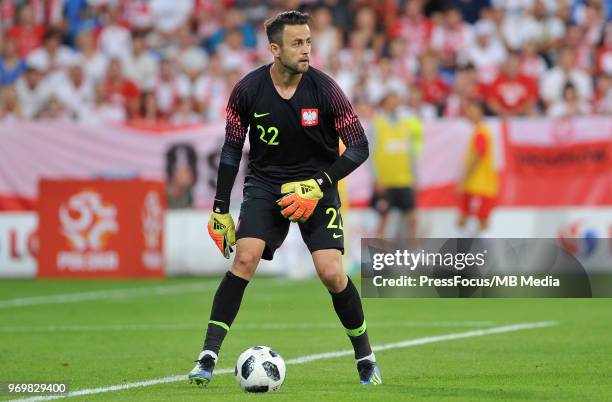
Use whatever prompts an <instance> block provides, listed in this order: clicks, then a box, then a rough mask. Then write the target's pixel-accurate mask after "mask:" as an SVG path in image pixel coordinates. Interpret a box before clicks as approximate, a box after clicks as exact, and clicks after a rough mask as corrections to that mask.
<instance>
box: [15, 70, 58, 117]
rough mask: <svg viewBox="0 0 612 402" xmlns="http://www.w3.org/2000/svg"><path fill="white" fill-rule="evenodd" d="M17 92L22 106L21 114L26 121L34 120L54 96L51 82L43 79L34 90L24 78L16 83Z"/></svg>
mask: <svg viewBox="0 0 612 402" xmlns="http://www.w3.org/2000/svg"><path fill="white" fill-rule="evenodd" d="M15 90H16V91H17V97H18V98H19V104H20V105H21V112H22V113H23V116H24V117H25V118H26V119H32V118H34V117H35V116H36V115H37V114H38V113H39V112H40V111H41V110H42V109H43V108H44V107H45V105H46V104H47V102H48V101H49V99H51V96H52V94H53V93H52V87H51V86H50V85H49V81H48V80H46V79H42V80H41V81H40V82H39V83H38V84H37V85H36V86H35V87H34V88H30V87H29V86H28V84H27V83H26V79H25V77H24V76H21V77H20V78H19V79H18V80H17V82H16V83H15Z"/></svg>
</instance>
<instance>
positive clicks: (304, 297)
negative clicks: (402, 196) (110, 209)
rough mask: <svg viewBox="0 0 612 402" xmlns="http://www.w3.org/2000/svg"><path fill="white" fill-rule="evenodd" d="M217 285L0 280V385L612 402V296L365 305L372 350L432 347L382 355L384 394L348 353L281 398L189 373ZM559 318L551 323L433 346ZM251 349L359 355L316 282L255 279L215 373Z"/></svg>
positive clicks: (288, 354)
mask: <svg viewBox="0 0 612 402" xmlns="http://www.w3.org/2000/svg"><path fill="white" fill-rule="evenodd" d="M218 281H219V278H206V279H203V278H179V279H167V280H165V281H151V282H144V281H125V282H124V281H75V280H73V281H34V280H3V281H0V381H19V382H23V381H50V380H55V381H66V382H68V383H69V385H70V388H71V391H79V390H84V389H96V388H102V389H103V390H106V387H110V386H115V385H121V384H129V383H134V382H139V381H146V380H154V379H159V378H165V377H173V376H177V375H182V376H185V379H181V380H180V381H172V382H167V383H160V384H156V385H149V386H144V387H137V388H136V387H134V388H132V387H130V388H128V389H124V390H120V391H111V392H101V393H94V394H89V395H81V396H76V397H74V398H72V400H87V401H98V400H117V401H141V400H142V401H191V400H193V401H202V400H210V401H240V400H271V401H292V402H295V401H314V400H318V401H372V400H379V401H397V400H414V401H487V400H495V401H497V400H508V401H510V400H516V401H525V400H538V401H542V400H550V401H558V400H571V401H605V400H612V300H610V299H582V300H577V299H529V300H527V299H520V300H517V299H470V300H458V299H435V300H434V299H393V300H374V299H365V300H364V309H365V313H366V319H367V321H368V329H369V333H370V339H371V341H372V344H373V345H386V344H392V343H396V342H400V341H405V340H410V339H426V340H427V342H424V343H423V344H416V345H413V346H410V347H404V348H392V349H387V350H383V351H379V352H378V353H377V359H378V361H379V365H380V368H381V371H382V374H383V380H384V384H383V385H382V386H380V387H371V388H369V387H363V386H360V385H359V384H358V378H357V372H356V370H355V365H354V362H353V358H352V356H343V357H335V358H327V359H318V360H313V361H310V362H307V363H304V364H299V365H288V367H287V376H286V379H285V384H284V385H283V387H282V388H281V390H280V391H278V392H277V393H273V394H258V395H255V394H253V395H251V394H245V393H243V392H242V391H241V390H240V388H239V387H238V385H237V384H236V381H235V379H234V375H233V373H231V374H218V375H216V376H215V377H214V378H213V382H212V383H211V384H210V385H209V386H208V388H206V389H202V388H198V387H196V386H194V385H190V384H189V383H188V382H187V380H186V375H187V373H188V372H189V370H191V368H192V367H193V360H194V359H195V357H196V356H197V354H198V352H199V350H200V348H201V343H202V338H203V331H204V328H205V326H206V322H207V319H208V314H209V312H210V305H211V300H212V296H213V294H214V291H215V289H216V286H217V283H218ZM70 295H72V296H70ZM550 321H553V322H556V324H555V325H551V326H548V327H542V328H533V329H523V330H517V331H512V332H503V333H486V334H485V335H483V336H472V335H466V336H465V337H463V338H461V339H450V340H449V339H446V340H445V338H442V339H441V340H440V339H439V338H432V337H436V336H440V335H448V334H459V333H465V332H467V331H488V330H491V329H492V328H498V327H504V326H507V325H510V324H516V323H534V322H550ZM472 334H473V333H472ZM436 339H438V340H437V341H436ZM254 345H268V346H271V347H272V348H274V349H276V350H277V351H279V352H280V353H281V354H282V355H283V357H284V358H285V360H290V359H294V358H298V357H301V356H309V355H313V354H320V353H326V352H335V351H340V350H347V349H350V343H349V341H348V339H347V338H346V335H345V334H344V331H343V329H342V328H341V327H340V324H339V322H338V320H337V317H336V316H335V313H334V311H333V309H332V305H331V300H330V298H329V295H328V294H327V292H326V291H325V289H324V288H323V287H322V285H321V284H320V283H319V282H318V281H316V280H314V279H313V280H307V281H289V280H286V279H281V278H265V277H256V278H255V279H254V281H253V282H252V283H251V284H250V285H249V287H248V288H247V292H246V294H245V298H244V300H243V303H242V309H241V311H240V313H239V314H238V317H237V319H236V322H235V323H234V326H233V327H232V329H231V331H230V333H229V334H228V336H227V338H226V341H225V344H224V347H223V349H222V353H221V357H220V361H219V363H218V365H217V368H219V369H223V368H233V366H234V364H235V360H236V358H237V357H238V355H239V354H240V352H242V351H243V350H244V349H246V348H248V347H250V346H254ZM12 398H14V396H7V395H1V396H0V400H7V399H12Z"/></svg>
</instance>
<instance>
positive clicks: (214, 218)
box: [208, 212, 236, 259]
mask: <svg viewBox="0 0 612 402" xmlns="http://www.w3.org/2000/svg"><path fill="white" fill-rule="evenodd" d="M208 234H209V235H210V237H211V238H212V239H213V241H214V242H215V244H216V245H217V247H218V248H219V251H221V254H223V256H224V257H225V258H227V259H229V258H230V253H231V252H232V251H234V250H233V249H232V246H233V245H235V244H236V229H235V228H234V220H233V219H232V216H231V215H230V214H229V213H226V214H219V213H216V212H213V213H212V214H211V215H210V220H209V221H208Z"/></svg>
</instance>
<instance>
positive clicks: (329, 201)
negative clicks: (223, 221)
mask: <svg viewBox="0 0 612 402" xmlns="http://www.w3.org/2000/svg"><path fill="white" fill-rule="evenodd" d="M279 190H280V189H279ZM328 191H329V194H328V192H326V194H325V196H324V197H323V198H322V199H321V200H320V201H319V203H318V204H317V207H316V209H315V210H314V212H313V214H312V215H311V216H310V218H309V219H308V220H307V221H306V222H303V223H301V222H300V223H298V225H299V227H300V233H301V234H302V239H303V240H304V243H306V246H307V247H308V250H310V252H311V253H312V252H313V251H316V250H324V249H338V250H340V251H341V252H342V253H343V254H344V231H343V226H342V217H341V216H340V202H339V199H338V196H337V191H336V190H335V189H332V190H328ZM281 196H282V195H281V194H280V193H275V192H272V191H270V190H269V189H266V188H264V187H263V186H257V185H249V186H245V189H244V201H243V202H242V204H241V205H240V217H239V218H238V225H237V229H236V238H237V239H242V238H244V237H254V238H256V239H262V240H263V241H265V242H266V247H265V249H264V252H263V255H262V257H261V258H263V259H264V260H271V259H272V258H273V257H274V252H275V251H276V249H278V248H279V247H280V246H281V245H282V244H283V241H284V240H285V237H287V233H288V232H289V225H290V224H291V223H292V222H290V221H289V219H287V218H285V217H284V216H283V215H281V209H280V207H279V206H278V205H277V204H276V200H278V199H279V198H281Z"/></svg>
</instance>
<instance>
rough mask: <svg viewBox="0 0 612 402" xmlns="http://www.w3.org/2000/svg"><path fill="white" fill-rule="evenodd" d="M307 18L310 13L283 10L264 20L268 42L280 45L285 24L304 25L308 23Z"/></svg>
mask: <svg viewBox="0 0 612 402" xmlns="http://www.w3.org/2000/svg"><path fill="white" fill-rule="evenodd" d="M309 19H310V15H308V14H306V13H302V12H299V11H285V12H282V13H280V14H278V15H277V16H276V17H272V18H270V19H268V20H266V22H265V23H264V27H265V28H266V34H267V35H268V42H270V43H276V44H277V45H282V44H283V31H284V30H285V25H305V24H308V20H309Z"/></svg>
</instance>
